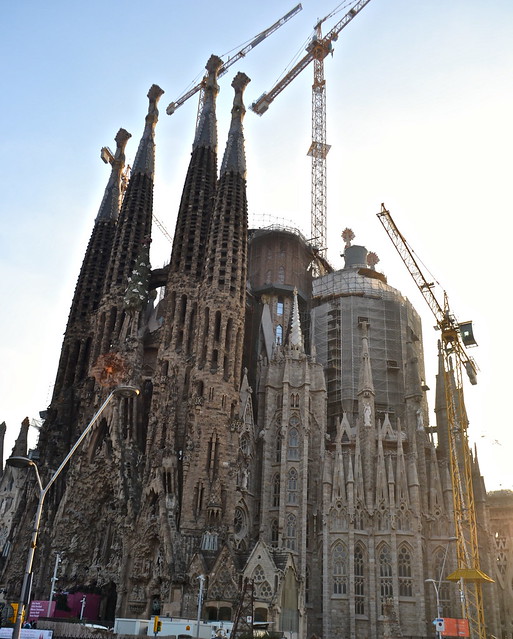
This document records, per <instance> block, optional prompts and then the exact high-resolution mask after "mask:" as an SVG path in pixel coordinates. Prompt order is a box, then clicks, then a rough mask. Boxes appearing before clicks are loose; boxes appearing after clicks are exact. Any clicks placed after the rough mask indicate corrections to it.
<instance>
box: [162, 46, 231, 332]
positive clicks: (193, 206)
mask: <svg viewBox="0 0 513 639" xmlns="http://www.w3.org/2000/svg"><path fill="white" fill-rule="evenodd" d="M221 64H222V62H221V59H220V58H218V57H217V56H211V57H210V59H209V61H208V62H207V65H206V69H207V72H208V75H207V78H206V80H205V91H204V96H205V97H204V102H203V108H202V111H201V113H200V115H199V121H198V125H197V128H196V135H195V138H194V143H193V146H192V155H191V160H190V162H189V168H188V170H187V176H186V178H185V184H184V187H183V192H182V198H181V200H180V208H179V209H178V216H177V218H176V228H175V235H174V238H173V250H172V252H171V260H170V264H169V280H168V284H167V288H172V289H174V290H175V291H177V292H178V290H180V289H183V290H184V292H185V293H186V294H187V296H188V297H190V295H191V294H192V291H188V290H187V289H188V286H193V288H194V291H196V289H197V282H198V281H200V280H201V277H202V274H203V267H204V261H205V246H206V243H207V233H208V228H209V225H210V220H211V217H212V211H213V206H214V199H215V191H216V184H217V121H216V97H217V94H218V92H219V87H218V85H217V74H218V72H219V67H220V66H221ZM175 280H176V281H175ZM189 280H191V281H190V282H189ZM169 321H170V322H171V323H172V322H173V318H172V317H170V318H169Z"/></svg>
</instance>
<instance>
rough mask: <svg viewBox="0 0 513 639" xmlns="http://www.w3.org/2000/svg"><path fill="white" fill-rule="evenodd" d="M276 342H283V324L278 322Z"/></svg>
mask: <svg viewBox="0 0 513 639" xmlns="http://www.w3.org/2000/svg"><path fill="white" fill-rule="evenodd" d="M275 341H276V344H278V345H280V344H283V326H282V325H281V324H278V326H277V327H276V336H275Z"/></svg>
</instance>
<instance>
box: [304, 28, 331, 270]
mask: <svg viewBox="0 0 513 639" xmlns="http://www.w3.org/2000/svg"><path fill="white" fill-rule="evenodd" d="M315 31H316V39H315V41H314V44H313V49H312V53H313V55H314V61H313V69H314V81H313V84H312V144H311V145H310V149H309V150H308V155H309V156H311V158H312V186H311V207H310V210H311V221H310V224H311V230H310V232H311V238H312V242H314V243H315V244H316V245H317V246H318V247H319V249H320V251H319V252H320V253H321V255H322V256H324V257H326V245H327V238H326V212H327V193H328V186H327V175H326V173H327V170H326V168H327V167H326V156H327V155H328V151H329V150H330V147H329V146H328V145H327V144H326V81H325V79H324V58H325V57H326V54H325V51H324V47H323V45H322V44H317V43H321V42H322V32H321V23H320V22H319V23H318V24H317V25H316V27H315Z"/></svg>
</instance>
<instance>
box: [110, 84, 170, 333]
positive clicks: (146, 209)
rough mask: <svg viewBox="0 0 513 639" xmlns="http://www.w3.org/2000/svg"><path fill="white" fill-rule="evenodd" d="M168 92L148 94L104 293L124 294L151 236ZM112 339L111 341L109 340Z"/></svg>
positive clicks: (153, 88) (153, 86) (158, 90)
mask: <svg viewBox="0 0 513 639" xmlns="http://www.w3.org/2000/svg"><path fill="white" fill-rule="evenodd" d="M163 93H164V92H163V91H162V89H161V88H160V87H158V86H157V85H156V84H154V85H152V87H151V88H150V90H149V91H148V99H149V106H148V113H147V115H146V121H145V126H144V132H143V135H142V138H141V141H140V143H139V148H138V150H137V154H136V157H135V161H134V165H133V167H132V173H131V176H130V182H129V183H128V187H127V189H126V193H125V197H124V198H123V204H122V205H121V211H120V214H119V221H118V224H117V226H116V233H115V236H114V242H113V246H112V253H111V256H110V262H109V267H108V271H107V277H106V281H105V289H104V293H109V292H113V291H114V290H115V291H116V293H120V294H121V295H124V292H125V290H126V286H127V282H128V277H129V275H130V274H131V272H132V270H133V268H134V266H135V263H136V260H137V256H138V254H139V251H140V250H141V244H142V242H143V241H146V239H147V238H150V237H151V221H152V214H153V175H154V168H155V126H156V124H157V119H158V109H157V103H158V101H159V99H160V96H161V95H162V94H163ZM109 340H110V338H109Z"/></svg>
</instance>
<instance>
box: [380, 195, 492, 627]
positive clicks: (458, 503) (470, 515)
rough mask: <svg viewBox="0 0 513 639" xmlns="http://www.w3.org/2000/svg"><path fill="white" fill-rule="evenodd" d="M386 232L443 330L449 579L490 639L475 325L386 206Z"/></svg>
mask: <svg viewBox="0 0 513 639" xmlns="http://www.w3.org/2000/svg"><path fill="white" fill-rule="evenodd" d="M377 215H378V219H379V221H380V222H381V224H382V226H383V228H384V229H385V231H386V232H387V234H388V236H389V237H390V239H391V240H392V243H393V244H394V246H395V248H396V249H397V252H398V253H399V255H400V256H401V259H402V260H403V262H404V264H405V265H406V268H407V269H408V271H409V273H410V275H411V276H412V278H413V280H414V281H415V284H416V285H417V287H418V289H419V290H420V292H421V293H422V295H423V296H424V299H425V300H426V302H427V304H428V306H429V308H430V309H431V311H432V312H433V315H434V316H435V319H436V327H437V328H438V329H439V330H440V332H441V340H440V342H441V352H442V358H443V378H444V385H445V402H446V407H447V422H448V423H447V426H448V431H449V432H448V441H449V457H450V466H451V481H452V493H453V502H454V518H455V526H456V547H457V549H456V553H457V558H458V569H457V570H456V571H454V572H453V573H451V574H450V575H449V576H448V577H447V579H448V580H449V581H457V582H459V584H460V590H461V593H462V613H463V616H464V618H466V619H467V620H468V622H469V629H470V636H471V639H486V629H485V618H484V607H483V595H482V589H481V586H482V584H483V583H485V582H492V581H493V579H491V578H490V577H488V575H486V574H485V573H484V572H483V571H482V570H481V569H480V567H479V545H478V536H477V524H476V511H475V503H474V489H473V485H472V463H471V461H472V460H471V454H470V448H469V444H468V435H467V429H468V419H467V414H466V410H465V404H464V398H463V380H462V369H465V370H466V372H467V375H468V377H469V380H470V383H471V384H476V383H477V378H476V373H477V367H476V364H475V362H474V361H473V360H472V359H471V358H470V357H469V356H468V354H467V352H466V350H465V348H466V347H467V346H475V345H476V342H475V339H474V335H473V331H472V323H471V322H464V323H458V322H457V320H456V318H455V317H454V315H453V314H452V312H451V311H450V308H449V302H448V298H447V293H445V291H444V301H443V305H442V304H440V302H439V301H438V299H437V298H436V296H435V295H434V293H433V286H434V283H433V282H429V281H428V280H427V279H426V277H425V276H424V274H423V272H422V270H421V268H420V267H419V265H418V262H417V260H416V259H415V257H414V254H413V251H412V250H411V248H410V247H409V245H408V243H407V241H406V239H405V238H404V236H403V235H402V234H401V232H400V231H399V229H398V228H397V226H396V224H395V222H394V220H393V219H392V216H391V215H390V213H389V211H387V209H386V208H385V205H384V204H382V205H381V211H380V212H379V213H378V214H377Z"/></svg>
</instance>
